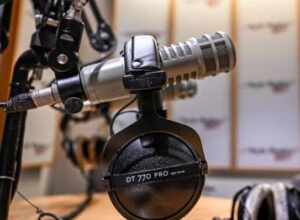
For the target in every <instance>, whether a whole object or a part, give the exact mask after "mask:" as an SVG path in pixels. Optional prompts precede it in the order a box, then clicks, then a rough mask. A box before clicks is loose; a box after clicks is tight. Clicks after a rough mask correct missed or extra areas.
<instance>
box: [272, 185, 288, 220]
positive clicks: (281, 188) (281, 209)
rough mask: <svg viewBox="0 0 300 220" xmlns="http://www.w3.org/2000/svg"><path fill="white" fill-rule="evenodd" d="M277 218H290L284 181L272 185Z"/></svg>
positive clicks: (283, 219)
mask: <svg viewBox="0 0 300 220" xmlns="http://www.w3.org/2000/svg"><path fill="white" fill-rule="evenodd" d="M272 190H273V196H274V203H275V204H274V206H275V214H276V220H289V212H288V201H287V191H286V188H285V185H284V184H283V183H275V184H273V185H272Z"/></svg>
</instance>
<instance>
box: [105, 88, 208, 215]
mask: <svg viewBox="0 0 300 220" xmlns="http://www.w3.org/2000/svg"><path fill="white" fill-rule="evenodd" d="M152 95H153V94H151V95H150V98H149V99H148V100H146V101H145V102H144V103H147V104H149V106H152V107H153V106H154V107H155V104H154V100H153V99H154V98H153V97H151V96H152ZM149 106H148V107H149ZM149 108H151V107H149ZM149 108H148V109H147V111H146V112H145V111H144V112H142V114H141V117H140V118H139V119H138V121H137V122H135V123H133V124H132V125H130V126H129V127H127V128H125V129H124V130H122V131H120V132H119V133H117V134H116V135H114V136H112V137H111V139H110V140H109V141H108V142H107V144H106V146H105V148H104V151H103V161H102V162H103V186H104V187H105V188H106V189H107V190H108V191H109V192H108V193H109V197H110V199H111V201H112V203H113V205H114V206H115V208H116V209H117V210H118V211H119V212H120V213H121V214H122V215H123V216H124V217H125V218H126V219H132V220H135V219H180V218H182V217H183V216H185V215H186V214H187V213H188V212H189V211H190V210H191V209H192V208H193V206H194V205H195V204H196V203H197V201H198V199H199V198H200V195H201V192H202V190H203V186H204V180H205V174H206V173H207V163H206V160H205V157H204V152H203V149H202V144H201V140H200V138H199V136H198V134H197V133H196V132H195V131H194V130H193V129H192V128H190V127H187V126H185V125H182V124H179V123H176V122H173V121H170V120H167V119H165V118H163V117H161V116H160V115H159V114H158V113H157V109H155V108H153V109H149Z"/></svg>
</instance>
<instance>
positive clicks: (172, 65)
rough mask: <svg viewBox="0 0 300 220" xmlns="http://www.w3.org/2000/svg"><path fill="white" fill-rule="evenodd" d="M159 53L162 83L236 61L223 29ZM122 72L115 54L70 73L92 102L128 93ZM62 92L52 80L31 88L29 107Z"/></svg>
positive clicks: (55, 98) (216, 69)
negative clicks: (39, 88) (105, 59)
mask: <svg viewBox="0 0 300 220" xmlns="http://www.w3.org/2000/svg"><path fill="white" fill-rule="evenodd" d="M159 55H160V61H161V69H162V70H164V71H165V73H166V76H167V85H166V87H168V86H170V85H175V84H180V83H182V82H183V81H188V80H189V79H202V78H205V77H208V76H215V75H217V74H219V73H222V72H229V71H230V70H231V69H233V68H234V66H235V62H236V57H235V49H234V45H233V43H232V41H231V39H230V37H229V36H228V35H227V34H226V33H224V32H217V33H215V34H213V35H203V36H202V37H200V38H190V39H189V40H187V41H185V42H181V43H178V44H172V45H171V46H163V47H161V48H160V50H159ZM125 74H126V73H125V64H124V58H123V57H117V58H113V59H110V60H108V61H106V62H101V63H97V64H93V65H89V66H87V67H84V68H83V69H82V70H81V72H80V74H79V77H74V80H77V82H76V83H75V84H74V85H81V87H82V90H83V93H84V95H83V96H84V97H85V99H86V100H87V101H90V102H91V103H93V104H97V103H102V102H112V101H115V100H119V99H125V98H129V97H130V96H131V95H132V94H130V92H129V91H127V90H126V89H125V88H124V85H123V76H124V75H125ZM67 80H68V81H70V82H71V81H72V80H71V79H67ZM74 80H73V81H74ZM74 90H75V88H74ZM63 95H64V94H60V92H59V89H58V88H57V84H56V83H54V84H52V86H51V88H45V89H42V90H38V91H34V92H32V93H31V95H30V97H31V99H32V100H31V101H32V103H33V104H32V107H31V108H35V107H39V106H44V105H52V104H55V103H59V102H61V100H63V99H62V98H59V97H63ZM26 98H28V97H26ZM14 103H16V102H14ZM10 106H11V109H12V111H21V110H27V109H29V108H30V106H31V105H30V104H28V103H27V105H26V108H27V109H25V108H22V106H17V105H15V106H13V102H11V104H10ZM24 106H25V105H24ZM9 110H10V108H7V111H8V112H9Z"/></svg>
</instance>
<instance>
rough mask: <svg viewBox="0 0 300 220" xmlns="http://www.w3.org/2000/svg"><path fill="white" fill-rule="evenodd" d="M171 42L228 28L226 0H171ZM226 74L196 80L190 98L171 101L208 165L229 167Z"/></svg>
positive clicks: (229, 7)
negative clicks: (196, 139) (197, 138)
mask: <svg viewBox="0 0 300 220" xmlns="http://www.w3.org/2000/svg"><path fill="white" fill-rule="evenodd" d="M175 3H176V5H175V13H174V21H173V24H174V27H173V28H172V29H173V37H172V38H173V42H177V41H185V40H187V39H188V38H190V37H200V36H201V35H203V34H213V33H215V32H216V31H220V30H221V31H225V32H227V33H229V34H230V30H231V1H230V0H177V1H175ZM230 93H231V90H230V73H222V74H219V75H218V76H217V77H208V78H206V79H204V80H201V81H198V92H197V95H196V96H195V97H194V98H191V99H185V100H180V101H176V102H174V103H173V104H172V111H171V112H172V118H173V119H175V120H176V121H179V122H182V123H185V124H187V125H188V126H191V127H193V128H194V129H195V130H196V131H197V132H198V134H199V135H200V137H201V139H202V144H203V147H204V152H205V155H206V159H207V161H208V165H209V167H210V168H225V169H227V168H230V166H231V139H230V129H231V123H230V122H231V118H230V108H231V107H230V105H231V102H230Z"/></svg>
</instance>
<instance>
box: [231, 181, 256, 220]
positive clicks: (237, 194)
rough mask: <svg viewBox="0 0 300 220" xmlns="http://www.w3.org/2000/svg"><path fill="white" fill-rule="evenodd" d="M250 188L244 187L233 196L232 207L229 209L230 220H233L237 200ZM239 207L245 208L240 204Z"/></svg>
mask: <svg viewBox="0 0 300 220" xmlns="http://www.w3.org/2000/svg"><path fill="white" fill-rule="evenodd" d="M251 188H252V187H251V186H245V187H244V188H242V189H240V190H239V191H238V192H237V193H236V194H235V195H234V197H233V200H232V207H231V215H230V220H234V211H235V205H236V203H237V201H238V199H239V198H240V197H241V196H242V195H244V193H245V191H246V190H247V191H249V190H250V189H251ZM241 205H243V206H244V208H246V207H245V205H244V204H241Z"/></svg>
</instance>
